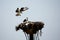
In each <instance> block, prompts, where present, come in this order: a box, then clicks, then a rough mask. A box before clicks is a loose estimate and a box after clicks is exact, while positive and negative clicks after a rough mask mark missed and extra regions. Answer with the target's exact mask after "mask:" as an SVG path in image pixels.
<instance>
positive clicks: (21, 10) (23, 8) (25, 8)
mask: <svg viewBox="0 0 60 40" xmlns="http://www.w3.org/2000/svg"><path fill="white" fill-rule="evenodd" d="M26 10H28V8H27V7H22V8H20V9H19V8H17V9H16V13H17V14H16V16H21V13H22V12H23V11H26Z"/></svg>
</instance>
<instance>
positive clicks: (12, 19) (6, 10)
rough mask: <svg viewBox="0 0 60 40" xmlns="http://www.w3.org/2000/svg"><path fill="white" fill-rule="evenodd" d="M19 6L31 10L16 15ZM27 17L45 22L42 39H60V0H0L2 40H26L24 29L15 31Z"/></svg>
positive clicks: (0, 37)
mask: <svg viewBox="0 0 60 40" xmlns="http://www.w3.org/2000/svg"><path fill="white" fill-rule="evenodd" d="M17 7H18V8H21V7H28V8H29V10H27V11H25V12H23V14H22V15H21V16H19V17H16V16H15V14H16V13H15V10H16V8H17ZM26 17H28V19H29V20H30V21H42V22H44V23H45V25H44V28H43V30H42V32H43V33H42V36H41V37H40V39H41V40H60V0H0V40H26V39H25V35H24V33H23V31H22V30H19V31H17V32H16V31H15V26H17V25H18V24H20V23H21V22H22V21H23V19H25V18H26Z"/></svg>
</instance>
